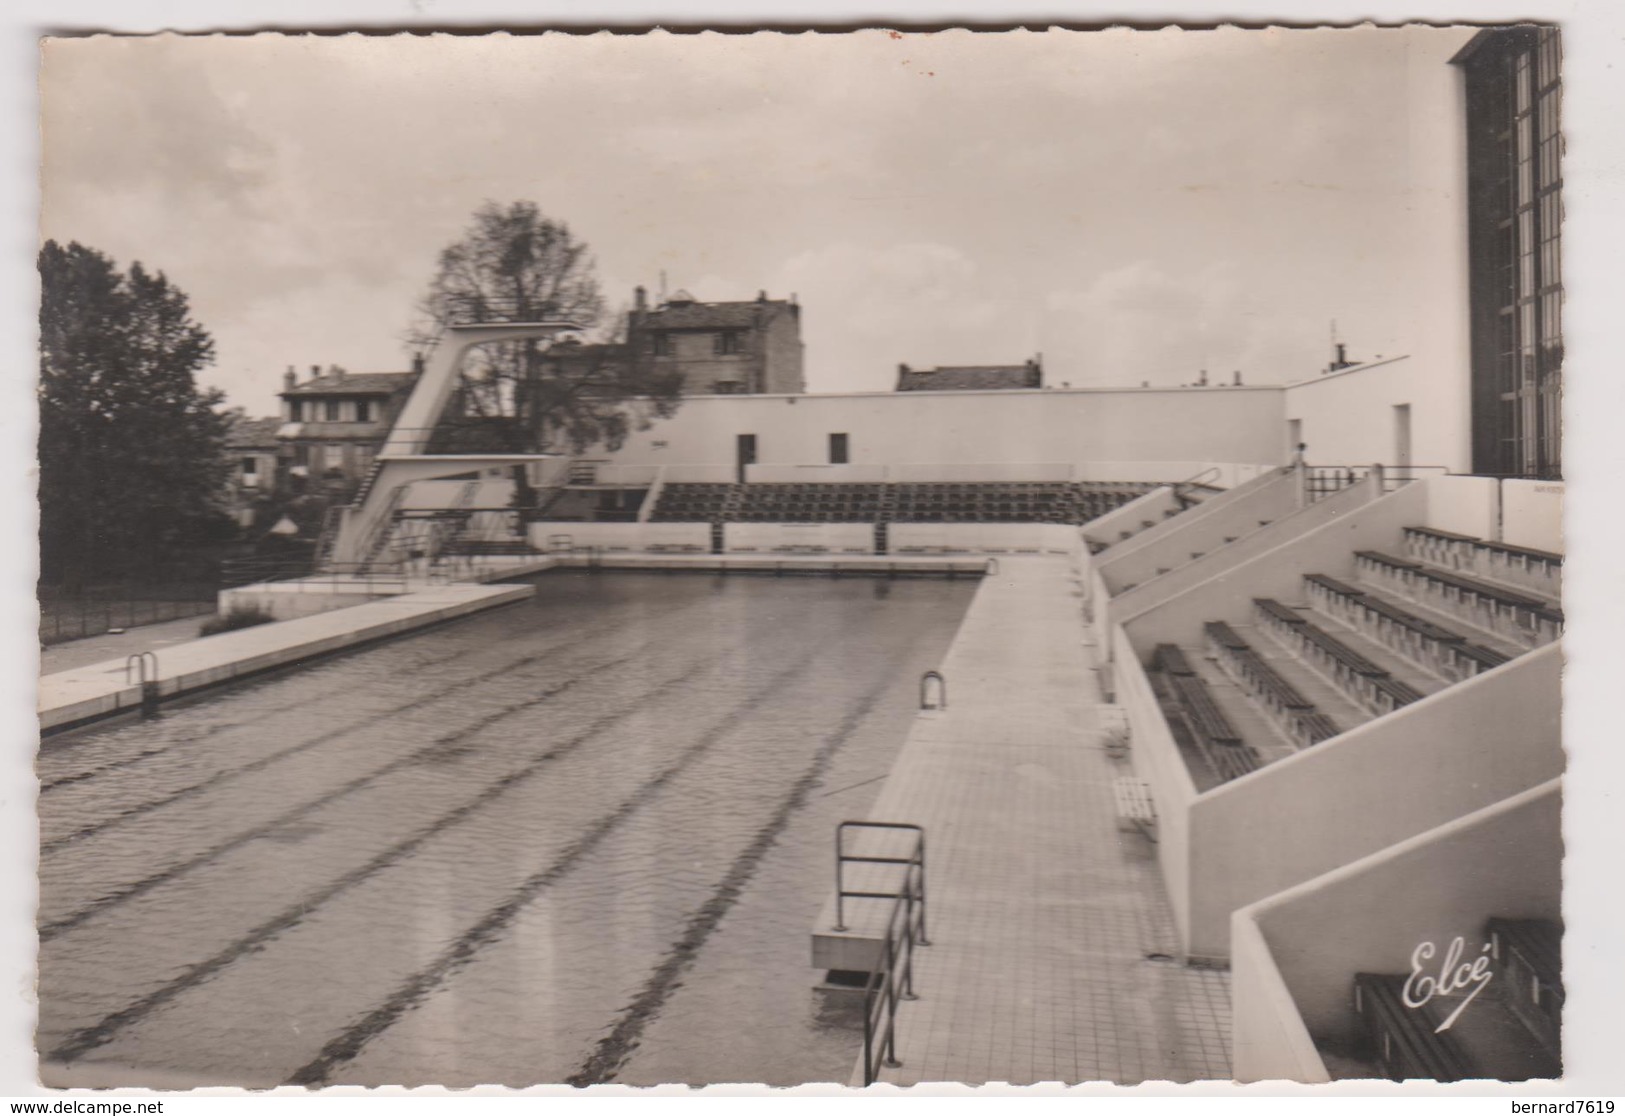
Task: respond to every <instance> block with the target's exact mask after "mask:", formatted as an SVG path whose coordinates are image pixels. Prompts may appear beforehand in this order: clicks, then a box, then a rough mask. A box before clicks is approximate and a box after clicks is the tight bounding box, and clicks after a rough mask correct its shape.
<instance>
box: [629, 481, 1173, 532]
mask: <svg viewBox="0 0 1625 1116" xmlns="http://www.w3.org/2000/svg"><path fill="white" fill-rule="evenodd" d="M1152 487H1153V486H1151V485H1149V484H1143V485H1133V484H1110V485H1107V484H1099V483H1081V484H1061V483H995V482H988V483H976V484H971V483H965V484H948V483H895V484H893V483H885V484H881V483H871V484H833V483H823V482H820V483H813V484H690V483H671V484H667V485H665V486H664V487H663V488H662V489H661V492H660V499H659V501H658V503H657V504H656V506H655V509H654V511H653V513H652V514H651V515H650V519H651V520H652V521H657V522H680V521H707V522H711V521H727V522H744V523H753V522H754V523H834V522H880V523H886V522H891V523H1084V522H1087V521H1088V520H1090V519H1093V518H1095V517H1096V516H1099V515H1104V514H1105V513H1106V512H1108V511H1111V510H1113V509H1115V508H1117V507H1120V506H1122V505H1123V504H1125V503H1127V502H1128V501H1130V500H1133V499H1135V498H1137V497H1139V496H1141V495H1143V494H1144V493H1145V492H1147V491H1149V490H1150V489H1151V488H1152Z"/></svg>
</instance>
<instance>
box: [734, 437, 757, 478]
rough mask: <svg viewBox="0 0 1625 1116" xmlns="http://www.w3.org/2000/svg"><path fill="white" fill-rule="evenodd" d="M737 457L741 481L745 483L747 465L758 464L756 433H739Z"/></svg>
mask: <svg viewBox="0 0 1625 1116" xmlns="http://www.w3.org/2000/svg"><path fill="white" fill-rule="evenodd" d="M735 459H736V461H737V462H738V469H739V483H740V484H744V483H745V466H747V465H754V464H756V435H754V434H741V435H739V444H738V449H737V451H736V452H735Z"/></svg>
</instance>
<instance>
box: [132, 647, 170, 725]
mask: <svg viewBox="0 0 1625 1116" xmlns="http://www.w3.org/2000/svg"><path fill="white" fill-rule="evenodd" d="M149 663H150V664H151V665H152V676H151V677H150V678H149V677H148V675H147V666H148V664H149ZM131 682H139V683H140V685H141V715H142V716H143V717H156V716H157V715H158V700H159V698H160V696H161V695H160V694H159V692H158V656H157V654H156V653H154V652H152V651H137V652H135V653H134V654H132V655H131V656H130V657H129V658H127V659H125V660H124V684H125V685H129V684H130V683H131Z"/></svg>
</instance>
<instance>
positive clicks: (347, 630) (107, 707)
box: [38, 585, 535, 732]
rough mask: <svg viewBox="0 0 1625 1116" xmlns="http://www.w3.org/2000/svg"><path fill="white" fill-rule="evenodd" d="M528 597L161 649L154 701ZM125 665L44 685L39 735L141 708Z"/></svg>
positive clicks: (445, 596)
mask: <svg viewBox="0 0 1625 1116" xmlns="http://www.w3.org/2000/svg"><path fill="white" fill-rule="evenodd" d="M534 591H535V590H534V589H533V588H532V587H531V586H529V585H443V586H438V587H434V588H425V589H422V590H420V591H418V592H414V593H407V594H404V595H402V596H395V597H386V598H383V599H381V600H376V601H369V602H367V603H366V604H358V605H352V606H350V607H349V608H341V609H336V610H334V611H332V612H322V613H317V614H315V615H313V616H303V617H300V618H298V619H296V620H284V621H281V622H280V623H275V624H265V625H262V626H260V627H254V628H243V629H240V630H238V631H235V632H226V633H224V634H221V635H216V636H208V637H206V638H203V639H195V640H191V641H189V642H186V643H180V644H176V645H174V646H171V647H165V648H164V649H163V651H162V653H161V654H160V655H159V656H158V670H157V677H158V688H159V693H160V694H161V695H162V696H163V697H165V698H170V697H176V696H179V695H181V694H185V693H190V692H192V691H195V690H201V689H204V688H206V687H209V686H214V685H218V684H220V683H222V682H228V681H230V680H232V679H234V678H241V677H243V676H245V675H249V674H255V673H258V672H259V671H263V670H270V669H273V668H275V667H279V666H285V665H287V664H289V663H294V662H298V661H300V660H302V659H307V658H310V657H311V656H313V655H322V654H328V653H330V652H333V651H339V650H343V649H344V648H347V647H354V646H356V645H357V644H361V643H366V642H369V641H371V640H375V639H382V638H384V637H386V636H392V635H398V634H400V633H401V632H406V631H411V630H412V629H414V628H421V627H424V626H426V625H429V624H436V623H439V622H440V621H442V620H451V619H454V618H456V617H459V616H467V615H469V614H470V613H474V612H479V611H482V610H484V609H487V608H495V607H496V606H498V605H502V604H507V603H509V602H511V601H516V600H522V599H523V598H525V597H528V596H530V594H531V593H532V592H534ZM126 665H127V660H126V658H123V657H121V658H116V659H109V660H106V661H104V662H99V663H92V664H90V665H88V666H81V667H77V668H75V669H72V670H64V671H59V672H57V673H55V674H47V675H45V676H44V677H42V678H41V679H40V682H39V700H38V710H39V719H40V729H41V731H43V732H52V731H55V730H59V729H63V728H67V727H69V726H72V725H75V724H79V723H81V722H84V721H90V720H95V719H97V718H100V717H107V716H112V715H114V714H117V713H120V712H123V711H125V710H129V709H134V708H137V707H139V706H140V704H141V686H140V684H139V683H138V682H135V681H132V678H131V675H130V674H129V673H128V672H127V670H126Z"/></svg>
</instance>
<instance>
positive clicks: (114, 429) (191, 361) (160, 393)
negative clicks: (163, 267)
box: [38, 240, 229, 587]
mask: <svg viewBox="0 0 1625 1116" xmlns="http://www.w3.org/2000/svg"><path fill="white" fill-rule="evenodd" d="M39 272H40V288H41V302H40V378H39V386H38V397H39V408H40V436H39V456H40V476H39V503H40V555H41V569H42V575H43V580H45V581H48V582H57V583H62V584H65V585H67V586H69V587H73V586H77V585H78V584H80V583H81V582H83V581H84V580H85V579H87V578H91V577H98V578H133V577H151V576H155V575H157V574H158V573H160V572H161V571H165V570H168V569H172V568H173V566H174V564H175V563H176V562H177V561H178V560H181V559H183V558H184V557H185V556H186V554H187V551H188V549H189V548H191V547H194V546H196V545H197V544H199V543H201V542H206V541H214V540H216V539H218V538H220V537H222V536H223V533H225V532H226V531H227V530H228V529H229V520H227V519H226V518H225V517H224V516H223V514H222V513H221V510H220V500H221V495H222V492H223V486H224V483H225V479H226V471H227V469H228V468H229V466H228V464H227V461H226V458H225V451H224V442H225V435H226V429H227V421H228V420H227V418H226V417H225V416H224V415H222V414H220V413H218V412H217V411H216V410H215V408H216V407H217V406H218V405H219V403H220V401H221V395H220V393H219V392H217V391H213V390H209V391H204V390H200V389H199V387H198V385H197V381H196V373H197V371H198V370H199V369H200V368H203V367H205V366H207V365H208V364H209V362H210V361H211V360H212V359H213V357H214V342H213V340H212V339H211V338H210V337H209V334H208V333H207V331H205V330H204V329H203V327H202V326H200V325H198V324H197V322H195V321H193V320H192V318H191V312H190V309H189V307H188V303H187V299H186V295H185V294H184V293H182V292H181V291H180V290H179V289H178V288H176V287H175V286H174V285H173V284H171V283H170V282H169V280H168V279H166V278H165V277H164V275H163V273H162V272H157V273H153V272H149V271H147V270H146V269H145V268H143V267H142V266H141V264H139V263H134V264H131V265H130V269H129V271H127V272H121V271H119V270H118V269H117V267H116V266H115V264H114V262H113V261H112V260H111V259H109V258H108V257H107V256H105V255H103V254H102V253H100V252H98V251H96V250H95V249H93V248H87V247H85V246H84V245H82V244H79V243H77V242H75V243H70V244H69V245H67V247H63V246H62V245H60V244H58V243H57V242H56V241H54V240H52V241H47V242H46V244H45V246H44V247H43V248H42V249H41V250H40V253H39Z"/></svg>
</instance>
